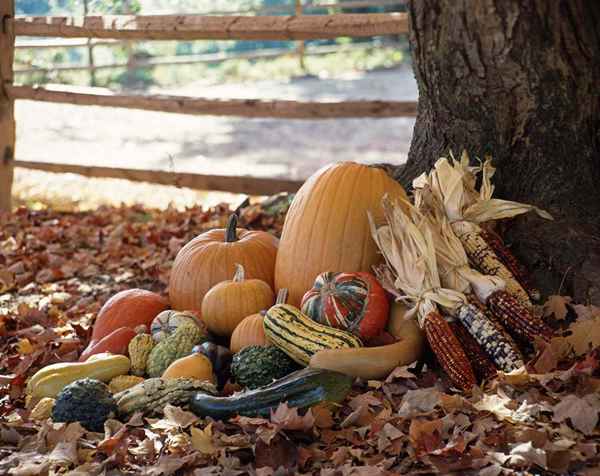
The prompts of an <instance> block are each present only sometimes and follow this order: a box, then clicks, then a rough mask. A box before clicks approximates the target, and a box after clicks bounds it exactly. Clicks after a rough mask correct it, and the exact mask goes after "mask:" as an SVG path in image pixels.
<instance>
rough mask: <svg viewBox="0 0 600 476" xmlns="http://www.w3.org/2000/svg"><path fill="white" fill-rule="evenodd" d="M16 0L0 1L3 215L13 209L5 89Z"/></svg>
mask: <svg viewBox="0 0 600 476" xmlns="http://www.w3.org/2000/svg"><path fill="white" fill-rule="evenodd" d="M14 15H15V0H2V1H0V212H3V211H10V210H11V205H12V203H11V192H12V183H13V173H14V157H15V142H16V127H15V113H14V101H13V100H12V99H11V98H9V96H8V93H7V88H6V86H7V85H8V86H10V85H12V81H13V59H14V54H15V35H14V32H13V28H12V23H11V22H10V21H8V20H9V19H10V18H14Z"/></svg>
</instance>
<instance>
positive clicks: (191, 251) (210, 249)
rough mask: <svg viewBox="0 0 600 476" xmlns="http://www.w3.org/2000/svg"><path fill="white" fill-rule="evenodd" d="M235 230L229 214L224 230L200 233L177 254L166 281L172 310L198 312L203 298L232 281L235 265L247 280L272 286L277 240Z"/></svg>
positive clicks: (263, 235) (240, 229)
mask: <svg viewBox="0 0 600 476" xmlns="http://www.w3.org/2000/svg"><path fill="white" fill-rule="evenodd" d="M236 227H237V217H236V215H232V216H231V217H230V219H229V224H228V226H227V228H220V229H215V230H210V231H207V232H205V233H202V234H201V235H199V236H197V237H196V238H194V239H193V240H192V241H190V242H189V243H188V244H186V245H185V246H184V247H183V248H182V249H181V250H180V251H179V253H177V256H176V258H175V262H174V263H173V269H172V270H171V277H170V281H169V300H170V302H171V306H172V307H173V309H176V310H178V311H184V310H199V309H201V307H202V300H203V299H204V295H205V294H206V293H207V292H208V290H209V289H211V288H212V287H213V286H215V285H216V284H218V283H220V282H222V281H226V280H228V279H231V276H233V274H234V273H235V270H236V268H235V265H236V264H237V263H239V264H241V265H242V266H243V267H244V269H245V274H246V278H247V279H260V280H262V281H265V282H266V283H267V284H268V285H269V286H270V287H271V288H272V287H273V278H274V270H275V257H276V255H277V247H278V244H279V240H277V238H276V237H274V236H273V235H271V234H270V233H267V232H264V231H249V230H245V229H242V228H236Z"/></svg>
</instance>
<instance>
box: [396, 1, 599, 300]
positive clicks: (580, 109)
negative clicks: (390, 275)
mask: <svg viewBox="0 0 600 476" xmlns="http://www.w3.org/2000/svg"><path fill="white" fill-rule="evenodd" d="M409 38H410V44H411V49H412V58H413V65H414V70H415V76H416V79H417V83H418V86H419V110H418V115H417V120H416V124H415V129H414V135H413V140H412V144H411V148H410V152H409V157H408V162H407V164H406V165H405V166H404V167H403V168H402V169H401V170H398V171H397V178H398V179H399V180H400V181H401V182H403V183H405V184H407V183H408V182H409V181H410V179H412V178H413V177H415V176H416V175H418V174H420V173H421V172H423V171H424V170H428V169H429V168H430V167H431V165H432V164H433V163H434V162H435V161H436V160H437V159H438V158H439V157H440V156H443V155H447V153H448V151H449V150H452V151H453V152H454V154H456V155H460V152H461V151H462V149H466V150H467V151H468V152H469V154H470V155H471V157H473V156H477V157H481V158H483V157H484V155H486V154H490V155H492V157H493V158H494V165H495V166H496V167H497V174H496V177H495V183H496V188H497V192H496V196H498V197H500V198H507V199H512V200H517V201H522V202H526V203H533V204H535V205H538V206H540V207H542V208H545V209H546V210H548V211H549V212H550V213H552V214H553V215H554V217H555V221H554V222H552V223H545V222H542V221H541V220H539V219H537V218H534V217H526V218H519V219H515V220H513V222H512V223H510V226H509V229H508V230H507V235H506V237H507V238H508V241H509V242H510V243H511V244H512V246H513V250H514V251H515V252H516V254H517V255H518V257H520V258H521V259H522V261H524V263H525V264H526V265H527V266H528V267H529V268H530V269H531V270H532V271H533V272H534V278H536V281H537V283H538V285H540V287H541V288H542V291H544V292H545V293H546V294H551V293H556V292H558V291H559V290H560V291H561V292H562V293H563V294H571V295H573V296H574V297H575V298H577V299H578V300H579V301H595V302H596V303H600V2H596V1H589V0H588V1H586V0H556V1H547V0H530V1H527V2H519V1H502V0H479V1H469V0H410V1H409Z"/></svg>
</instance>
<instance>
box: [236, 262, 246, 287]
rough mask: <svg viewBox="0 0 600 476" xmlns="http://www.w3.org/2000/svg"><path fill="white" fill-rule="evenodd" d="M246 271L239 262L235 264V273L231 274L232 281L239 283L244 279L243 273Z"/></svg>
mask: <svg viewBox="0 0 600 476" xmlns="http://www.w3.org/2000/svg"><path fill="white" fill-rule="evenodd" d="M245 274H246V272H245V271H244V267H243V266H242V265H241V264H237V263H236V264H235V274H234V275H233V282H234V283H241V282H242V281H243V280H244V277H245V276H244V275H245Z"/></svg>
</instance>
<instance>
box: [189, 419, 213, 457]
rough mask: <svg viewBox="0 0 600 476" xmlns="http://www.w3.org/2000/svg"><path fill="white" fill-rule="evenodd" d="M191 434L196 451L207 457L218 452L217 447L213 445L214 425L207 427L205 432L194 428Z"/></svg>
mask: <svg viewBox="0 0 600 476" xmlns="http://www.w3.org/2000/svg"><path fill="white" fill-rule="evenodd" d="M191 434H192V446H193V447H194V449H195V450H196V451H199V452H200V453H203V454H207V455H210V454H213V453H215V452H216V451H217V449H216V448H215V445H214V444H213V433H212V423H209V424H208V425H206V427H205V428H204V429H203V430H201V429H200V428H196V427H192V429H191Z"/></svg>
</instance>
